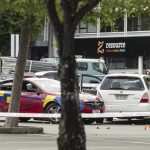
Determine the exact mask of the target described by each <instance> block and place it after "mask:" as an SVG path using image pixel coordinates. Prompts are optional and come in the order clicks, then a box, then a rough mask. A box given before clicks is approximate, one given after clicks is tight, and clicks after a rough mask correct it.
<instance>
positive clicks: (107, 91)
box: [97, 74, 150, 121]
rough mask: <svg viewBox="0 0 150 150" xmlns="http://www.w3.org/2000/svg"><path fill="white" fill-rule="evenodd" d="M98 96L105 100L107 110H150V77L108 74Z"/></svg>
mask: <svg viewBox="0 0 150 150" xmlns="http://www.w3.org/2000/svg"><path fill="white" fill-rule="evenodd" d="M97 98H98V99H99V100H101V101H103V102H104V104H105V112H149V111H150V77H149V76H147V75H139V74H109V75H106V76H105V77H104V79H103V81H102V82H101V84H100V86H99V87H98V91H97ZM112 119H113V118H108V119H107V120H109V121H111V120H112ZM130 119H131V118H130Z"/></svg>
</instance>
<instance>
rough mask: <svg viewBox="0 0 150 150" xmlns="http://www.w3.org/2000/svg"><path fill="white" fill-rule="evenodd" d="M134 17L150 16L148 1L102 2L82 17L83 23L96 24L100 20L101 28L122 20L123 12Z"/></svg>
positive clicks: (107, 0)
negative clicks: (119, 19)
mask: <svg viewBox="0 0 150 150" xmlns="http://www.w3.org/2000/svg"><path fill="white" fill-rule="evenodd" d="M125 11H127V14H128V16H130V17H135V16H138V15H140V14H149V15H150V1H149V0H102V1H101V2H100V3H99V5H98V6H97V7H96V8H95V9H93V10H92V11H91V12H89V13H88V14H87V15H86V16H85V17H84V22H86V23H92V24H96V22H97V18H100V21H101V25H102V26H113V25H114V23H115V21H116V20H117V19H118V18H123V16H124V12H125Z"/></svg>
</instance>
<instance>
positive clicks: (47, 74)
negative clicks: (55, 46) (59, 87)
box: [35, 71, 58, 80]
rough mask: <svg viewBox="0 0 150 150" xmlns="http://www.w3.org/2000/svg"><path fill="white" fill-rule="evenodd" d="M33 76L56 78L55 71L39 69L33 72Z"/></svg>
mask: <svg viewBox="0 0 150 150" xmlns="http://www.w3.org/2000/svg"><path fill="white" fill-rule="evenodd" d="M35 77H39V78H49V79H55V80H58V75H57V71H39V72H36V73H35Z"/></svg>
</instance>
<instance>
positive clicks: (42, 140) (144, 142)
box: [0, 121, 150, 150]
mask: <svg viewBox="0 0 150 150" xmlns="http://www.w3.org/2000/svg"><path fill="white" fill-rule="evenodd" d="M3 123H4V121H1V122H0V124H1V125H2V124H3ZM19 125H21V126H24V125H25V126H36V127H43V128H44V134H0V149H1V150H10V149H11V150H57V149H58V148H57V137H58V132H59V130H58V127H59V125H58V124H49V123H46V122H37V121H30V122H28V123H19ZM85 131H86V140H87V142H86V147H87V150H113V149H115V150H116V149H118V150H141V149H143V150H148V149H149V147H150V126H149V125H148V124H145V123H143V122H128V121H114V122H113V123H107V122H106V123H104V124H101V125H99V124H92V125H85ZM70 150H71V149H70Z"/></svg>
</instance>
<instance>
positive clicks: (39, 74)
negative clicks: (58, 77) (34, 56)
mask: <svg viewBox="0 0 150 150" xmlns="http://www.w3.org/2000/svg"><path fill="white" fill-rule="evenodd" d="M46 73H57V71H39V72H36V73H35V75H36V76H42V75H44V74H46Z"/></svg>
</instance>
